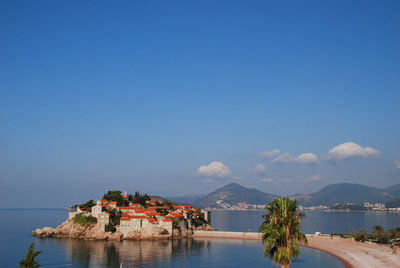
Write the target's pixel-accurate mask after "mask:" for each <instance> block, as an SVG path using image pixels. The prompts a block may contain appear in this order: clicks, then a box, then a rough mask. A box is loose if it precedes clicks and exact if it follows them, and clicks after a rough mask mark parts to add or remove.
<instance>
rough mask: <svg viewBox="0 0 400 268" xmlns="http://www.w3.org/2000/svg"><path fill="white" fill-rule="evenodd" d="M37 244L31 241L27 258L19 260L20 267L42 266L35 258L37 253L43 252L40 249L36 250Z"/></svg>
mask: <svg viewBox="0 0 400 268" xmlns="http://www.w3.org/2000/svg"><path fill="white" fill-rule="evenodd" d="M34 247H35V244H34V243H31V244H30V245H29V248H28V252H27V253H26V255H25V258H24V259H23V260H21V261H20V262H19V267H20V268H36V267H40V264H39V263H37V261H36V260H35V258H36V257H37V255H39V254H40V253H42V252H41V251H40V250H39V251H34Z"/></svg>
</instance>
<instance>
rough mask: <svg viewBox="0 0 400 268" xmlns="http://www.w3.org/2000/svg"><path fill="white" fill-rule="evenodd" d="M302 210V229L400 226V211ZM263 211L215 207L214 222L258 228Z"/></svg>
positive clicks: (241, 228)
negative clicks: (231, 209) (304, 215)
mask: <svg viewBox="0 0 400 268" xmlns="http://www.w3.org/2000/svg"><path fill="white" fill-rule="evenodd" d="M303 212H304V213H305V214H306V218H305V219H303V220H302V224H301V230H302V231H303V233H306V234H313V233H315V232H321V233H324V234H332V233H349V232H351V231H352V230H358V229H361V228H367V230H368V231H369V232H372V230H373V228H374V226H375V225H381V226H382V227H383V228H384V230H388V229H392V228H396V227H399V226H400V213H394V212H324V211H303ZM263 214H264V211H263V210H256V211H229V210H213V211H212V213H211V215H212V219H211V220H212V226H213V227H214V228H217V229H218V230H220V231H235V232H258V229H259V227H260V224H261V223H262V215H263Z"/></svg>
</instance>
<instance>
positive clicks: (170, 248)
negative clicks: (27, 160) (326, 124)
mask: <svg viewBox="0 0 400 268" xmlns="http://www.w3.org/2000/svg"><path fill="white" fill-rule="evenodd" d="M262 213H263V212H262V211H213V212H212V221H213V226H215V227H216V228H218V229H219V230H225V231H249V229H250V231H256V230H257V229H258V225H259V224H260V223H261V218H260V216H261V215H262ZM307 216H308V217H307V219H306V220H305V221H304V223H303V227H302V228H303V231H304V232H306V233H312V232H315V231H321V232H326V233H329V232H342V231H345V230H347V229H357V228H361V227H365V226H366V227H368V228H372V226H374V225H376V224H380V225H382V226H383V227H384V228H385V229H387V228H392V227H395V226H399V225H400V215H399V214H390V213H325V212H307ZM66 217H67V213H66V211H64V210H0V219H1V221H0V267H18V265H17V264H18V261H19V260H21V259H22V258H23V257H24V255H25V252H26V250H27V248H28V246H29V244H30V243H31V242H35V247H36V249H37V250H42V251H43V253H42V254H40V255H39V257H38V258H37V260H38V262H39V263H40V264H41V267H120V266H121V264H122V267H244V266H248V267H277V266H276V265H274V264H272V263H271V261H270V260H269V259H268V258H264V257H263V245H262V243H261V242H257V241H242V240H226V239H186V240H176V241H122V242H105V241H83V240H77V239H51V238H48V239H38V238H35V237H32V236H31V231H32V230H33V229H35V228H37V227H42V226H53V227H56V226H57V225H58V224H59V223H61V222H62V221H64V220H65V219H66ZM322 266H323V267H324V268H331V267H332V268H334V267H344V265H343V264H342V263H341V262H340V261H339V260H338V259H336V258H334V257H333V256H331V255H329V254H326V253H324V252H320V251H316V250H312V249H308V248H301V256H300V257H299V258H297V259H295V261H294V262H293V265H291V267H297V268H302V267H304V268H305V267H322Z"/></svg>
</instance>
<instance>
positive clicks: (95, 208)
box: [92, 205, 102, 218]
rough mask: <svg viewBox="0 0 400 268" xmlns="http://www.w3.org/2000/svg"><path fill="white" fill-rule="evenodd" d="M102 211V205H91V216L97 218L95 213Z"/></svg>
mask: <svg viewBox="0 0 400 268" xmlns="http://www.w3.org/2000/svg"><path fill="white" fill-rule="evenodd" d="M101 212H102V207H101V206H100V205H95V206H93V207H92V216H93V217H96V218H97V215H99V214H100V213H101Z"/></svg>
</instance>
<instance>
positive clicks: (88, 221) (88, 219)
mask: <svg viewBox="0 0 400 268" xmlns="http://www.w3.org/2000/svg"><path fill="white" fill-rule="evenodd" d="M72 221H73V222H74V223H75V224H80V225H82V226H89V225H92V224H94V223H96V222H97V218H95V217H93V216H91V215H88V216H86V215H84V214H83V213H78V214H76V215H75V216H74V217H73V218H72Z"/></svg>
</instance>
